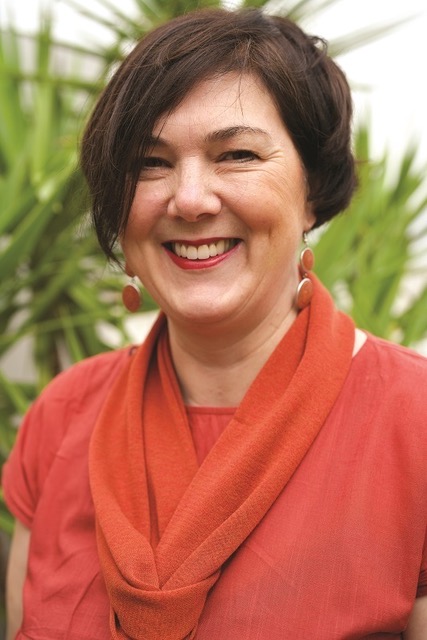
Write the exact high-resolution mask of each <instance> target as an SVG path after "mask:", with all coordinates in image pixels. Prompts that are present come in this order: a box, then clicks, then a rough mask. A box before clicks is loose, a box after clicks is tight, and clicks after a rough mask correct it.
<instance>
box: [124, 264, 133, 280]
mask: <svg viewBox="0 0 427 640" xmlns="http://www.w3.org/2000/svg"><path fill="white" fill-rule="evenodd" d="M125 273H126V275H127V276H129V278H134V277H135V274H134V273H133V271H132V269H130V267H129V265H128V263H127V262H125Z"/></svg>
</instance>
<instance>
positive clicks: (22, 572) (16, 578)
mask: <svg viewBox="0 0 427 640" xmlns="http://www.w3.org/2000/svg"><path fill="white" fill-rule="evenodd" d="M30 535H31V531H30V529H27V527H25V526H24V525H23V524H21V522H19V521H18V520H16V522H15V532H14V534H13V538H12V544H11V547H10V554H9V563H8V567H7V578H6V589H7V596H6V609H7V636H6V640H13V639H14V638H15V636H16V633H17V631H18V629H19V628H20V626H21V623H22V591H23V587H24V581H25V576H26V574H27V561H28V548H29V544H30Z"/></svg>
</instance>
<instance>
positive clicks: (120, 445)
mask: <svg viewBox="0 0 427 640" xmlns="http://www.w3.org/2000/svg"><path fill="white" fill-rule="evenodd" d="M314 284H315V292H314V296H313V300H312V303H311V305H310V306H309V307H308V308H306V309H305V310H304V311H302V312H301V313H300V314H299V316H298V318H297V320H296V321H295V322H294V324H293V325H292V327H291V328H290V330H289V331H288V332H287V334H286V335H285V337H284V338H283V340H282V341H281V343H280V344H279V345H278V347H277V348H276V350H275V351H274V353H273V354H272V355H271V357H270V358H269V360H268V362H267V363H266V364H265V366H264V367H263V369H262V370H261V372H260V373H259V375H258V376H257V378H256V379H255V381H254V382H253V384H252V385H251V387H250V389H249V391H248V392H247V394H246V396H245V397H244V399H243V401H242V403H241V405H240V406H239V407H238V409H237V411H236V413H235V416H234V418H233V420H232V421H231V422H230V424H229V425H228V426H227V428H226V429H225V431H224V432H223V434H222V435H221V436H220V438H219V440H218V441H217V443H216V444H215V446H214V447H213V449H212V450H211V452H210V453H209V455H208V456H207V457H206V459H205V461H204V462H203V464H202V465H201V467H200V468H199V467H198V465H197V461H196V454H195V450H194V446H193V442H192V438H191V433H190V430H189V427H188V423H187V418H186V412H185V407H184V405H183V401H182V398H181V394H180V390H179V387H178V383H177V381H176V378H175V375H174V371H173V367H172V364H171V361H170V356H169V354H168V343H167V328H166V327H167V325H166V321H165V319H164V317H163V316H161V317H160V318H159V320H158V321H157V323H156V324H155V326H154V328H153V329H152V331H151V333H150V335H149V337H148V339H147V341H146V342H145V343H144V344H143V345H142V346H141V347H139V348H138V349H137V350H136V351H135V353H134V355H133V356H132V357H130V358H129V362H128V363H127V365H126V366H125V369H124V371H123V372H122V373H121V375H120V376H119V378H118V379H117V381H116V382H115V384H114V386H113V388H112V390H111V392H110V394H109V396H108V398H107V400H106V403H105V405H104V408H103V411H102V413H101V415H100V417H99V420H98V422H97V424H96V427H95V430H94V433H93V436H92V441H91V448H90V457H89V466H90V480H91V489H92V495H93V501H94V505H95V513H96V523H97V540H98V551H99V557H100V562H101V566H102V570H103V573H104V578H105V582H106V585H107V590H108V594H109V597H110V602H111V621H110V626H111V634H112V638H114V639H130V638H131V639H133V640H183V639H185V638H194V636H195V633H196V628H197V622H198V619H199V617H200V614H201V612H202V610H203V607H204V604H205V600H206V597H207V594H208V591H209V589H211V587H212V586H213V585H214V584H215V582H216V581H217V580H218V577H219V574H220V569H221V565H222V564H223V563H224V562H225V561H226V560H227V559H228V558H229V557H230V556H231V554H232V553H233V552H234V551H235V550H236V549H237V548H238V547H239V545H240V544H241V543H242V542H243V541H244V540H245V538H247V536H248V535H249V534H250V533H251V531H252V530H253V529H254V528H255V527H256V525H257V524H258V523H259V522H260V520H261V519H262V517H263V516H264V515H265V513H266V512H267V511H268V509H269V508H270V506H271V505H272V504H273V502H274V500H275V499H276V498H277V496H278V495H279V494H280V492H281V491H282V490H283V488H284V486H285V485H286V483H287V482H288V480H289V478H290V477H291V476H292V474H293V472H294V471H295V469H296V468H297V467H298V465H299V463H300V462H301V460H302V459H303V457H304V455H305V453H306V452H307V450H308V448H309V447H310V445H311V443H312V442H313V440H314V439H315V437H316V435H317V433H318V432H319V430H320V429H321V427H322V425H323V423H324V421H325V419H326V417H327V416H328V414H329V412H330V410H331V408H332V405H333V404H334V402H335V400H336V398H337V396H338V395H339V393H340V390H341V387H342V385H343V383H344V380H345V378H346V375H347V372H348V370H349V367H350V362H351V356H352V349H353V343H354V326H353V323H352V321H351V320H350V319H349V318H348V317H347V316H345V315H344V314H342V313H341V312H339V311H337V310H335V308H334V306H333V302H332V300H331V298H330V296H329V294H328V293H327V291H326V289H324V288H323V286H322V285H321V284H320V283H319V282H318V281H317V280H314Z"/></svg>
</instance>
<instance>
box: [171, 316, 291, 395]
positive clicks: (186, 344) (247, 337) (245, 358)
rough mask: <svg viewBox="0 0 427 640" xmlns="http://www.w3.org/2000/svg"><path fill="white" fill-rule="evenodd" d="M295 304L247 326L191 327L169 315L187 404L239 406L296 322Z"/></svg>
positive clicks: (178, 374) (175, 355)
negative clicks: (244, 328) (226, 328)
mask: <svg viewBox="0 0 427 640" xmlns="http://www.w3.org/2000/svg"><path fill="white" fill-rule="evenodd" d="M295 317H296V312H295V310H294V309H293V308H292V309H290V310H288V312H287V313H286V314H284V315H281V316H278V315H277V314H270V315H269V316H268V317H265V318H264V319H263V321H262V322H261V323H260V324H257V325H256V326H254V327H253V328H250V327H249V328H247V329H246V331H245V330H243V328H242V326H241V325H240V326H237V327H236V328H235V330H232V329H231V330H230V329H229V330H228V331H226V332H224V330H223V329H222V330H221V331H220V330H216V331H212V328H211V330H209V331H208V330H207V329H206V327H200V328H197V327H195V326H194V324H192V325H191V329H190V330H187V328H186V327H182V326H180V325H177V324H176V323H174V322H173V320H171V319H169V320H168V325H169V338H170V345H171V353H172V360H173V363H174V366H175V371H176V374H177V378H178V381H179V383H180V386H181V391H182V395H183V399H184V402H185V404H188V405H196V406H209V407H236V406H237V405H239V404H240V402H241V401H242V399H243V396H244V395H245V393H246V391H247V390H248V388H249V387H250V385H251V384H252V382H253V380H254V379H255V378H256V376H257V375H258V373H259V371H260V370H261V369H262V367H263V366H264V364H265V363H266V361H267V360H268V358H269V357H270V355H271V354H272V353H273V351H274V349H275V348H276V346H277V345H278V344H279V342H280V341H281V339H282V338H283V336H284V335H285V333H286V332H287V330H288V329H289V327H290V326H291V324H292V322H293V321H294V319H295Z"/></svg>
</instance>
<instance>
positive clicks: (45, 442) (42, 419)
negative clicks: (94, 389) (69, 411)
mask: <svg viewBox="0 0 427 640" xmlns="http://www.w3.org/2000/svg"><path fill="white" fill-rule="evenodd" d="M57 386H58V384H53V385H52V386H51V387H50V386H49V387H47V388H46V390H45V391H44V392H43V394H42V395H41V396H40V397H39V398H38V399H37V400H36V401H35V403H34V404H33V405H32V406H31V408H30V410H29V411H28V413H27V414H26V416H25V418H24V421H23V423H22V425H21V427H20V429H19V432H18V437H17V440H16V443H15V446H14V448H13V450H12V453H11V454H10V456H9V459H8V461H7V462H6V464H5V465H4V467H3V470H2V487H3V492H4V499H5V502H6V505H7V507H8V509H9V511H10V512H11V513H12V514H13V515H14V516H15V518H17V519H18V520H20V521H21V522H22V523H23V524H24V525H25V526H26V527H31V525H32V522H33V517H34V513H35V510H36V508H37V504H38V501H39V497H40V494H41V491H42V489H43V484H44V482H45V480H46V478H47V476H48V474H49V469H50V466H51V464H52V461H53V459H54V457H55V455H56V452H57V451H58V449H59V447H60V444H61V440H62V437H63V433H64V428H63V426H64V425H65V422H66V421H65V413H66V408H67V403H66V402H65V404H64V403H62V407H61V406H59V405H60V403H58V397H57V396H58V394H57V392H56V391H57V390H56V389H55V387H57ZM51 403H52V404H53V405H54V406H55V410H54V412H55V420H52V412H51V411H50V408H51V406H50V405H51Z"/></svg>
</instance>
